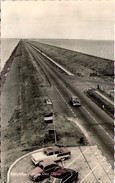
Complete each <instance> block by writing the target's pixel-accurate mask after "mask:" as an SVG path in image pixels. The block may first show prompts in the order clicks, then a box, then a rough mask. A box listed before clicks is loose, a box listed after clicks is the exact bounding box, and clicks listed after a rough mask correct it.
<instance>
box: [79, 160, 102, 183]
mask: <svg viewBox="0 0 115 183" xmlns="http://www.w3.org/2000/svg"><path fill="white" fill-rule="evenodd" d="M104 159H105V157H104V158H103V159H102V160H101V161H100V162H99V163H98V164H97V165H96V166H95V167H94V168H93V169H92V170H91V171H90V172H89V173H88V174H87V175H86V177H84V179H82V181H81V182H80V183H82V182H83V181H84V180H85V179H86V178H87V177H88V176H89V175H90V174H91V173H92V172H93V171H94V170H95V169H96V168H97V167H98V166H99V164H100V163H101V162H102V161H103V160H104Z"/></svg>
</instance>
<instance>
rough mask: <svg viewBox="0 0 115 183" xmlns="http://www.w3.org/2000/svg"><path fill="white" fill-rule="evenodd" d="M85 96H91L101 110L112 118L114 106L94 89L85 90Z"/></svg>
mask: <svg viewBox="0 0 115 183" xmlns="http://www.w3.org/2000/svg"><path fill="white" fill-rule="evenodd" d="M86 94H87V96H88V97H89V98H91V100H93V101H94V102H95V103H96V104H97V105H98V106H99V107H100V108H101V109H102V110H104V111H105V112H106V113H107V114H108V115H109V116H111V117H112V118H114V108H113V106H112V104H110V103H109V102H108V101H107V100H105V99H103V98H102V97H101V96H99V95H98V94H97V93H96V92H95V90H93V89H92V90H89V91H87V93H86Z"/></svg>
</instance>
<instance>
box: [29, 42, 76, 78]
mask: <svg viewBox="0 0 115 183" xmlns="http://www.w3.org/2000/svg"><path fill="white" fill-rule="evenodd" d="M31 46H32V47H34V49H35V50H37V51H38V52H39V53H41V54H42V55H44V56H45V57H46V58H48V59H49V60H50V61H51V62H53V63H54V64H55V65H56V66H58V67H59V68H60V69H61V70H63V71H64V72H65V73H66V74H68V75H69V76H74V74H73V73H71V72H70V71H68V70H67V69H65V68H64V67H63V66H62V65H60V64H58V63H57V62H55V61H54V60H53V59H52V58H50V57H49V56H48V55H46V54H45V53H43V52H41V51H40V50H39V48H37V47H36V46H34V45H31Z"/></svg>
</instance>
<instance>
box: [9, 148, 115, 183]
mask: <svg viewBox="0 0 115 183" xmlns="http://www.w3.org/2000/svg"><path fill="white" fill-rule="evenodd" d="M68 149H69V150H70V151H71V158H70V159H68V160H66V161H63V162H62V163H60V165H61V166H63V167H65V168H72V169H74V170H76V171H78V172H79V180H78V181H77V182H78V183H89V182H91V183H111V182H113V179H114V172H113V169H112V167H111V165H110V164H109V163H108V162H107V160H106V158H105V157H104V156H103V155H102V154H101V151H100V150H99V149H98V148H97V146H79V147H69V148H68ZM39 151H41V150H39ZM34 167H35V166H34V165H33V163H32V162H31V153H29V154H27V155H26V156H24V157H21V158H20V159H19V160H17V161H16V163H14V164H13V165H12V166H11V167H10V171H9V172H8V177H7V183H23V182H24V183H32V182H33V181H32V180H30V178H29V176H28V174H29V173H30V171H31V170H32V168H34ZM42 182H43V183H45V182H46V180H44V181H42Z"/></svg>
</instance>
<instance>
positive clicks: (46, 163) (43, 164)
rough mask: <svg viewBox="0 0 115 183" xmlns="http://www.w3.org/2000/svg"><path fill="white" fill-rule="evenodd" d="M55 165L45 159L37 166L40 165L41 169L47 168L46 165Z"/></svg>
mask: <svg viewBox="0 0 115 183" xmlns="http://www.w3.org/2000/svg"><path fill="white" fill-rule="evenodd" d="M54 164H55V165H56V164H57V163H55V162H54V161H52V160H50V159H46V160H44V161H41V162H40V163H39V165H42V166H43V167H46V166H48V165H54Z"/></svg>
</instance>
